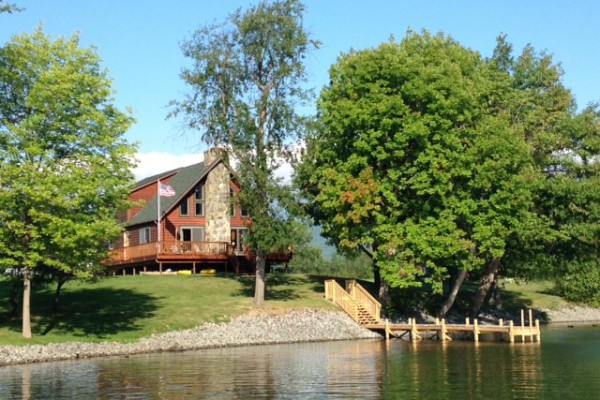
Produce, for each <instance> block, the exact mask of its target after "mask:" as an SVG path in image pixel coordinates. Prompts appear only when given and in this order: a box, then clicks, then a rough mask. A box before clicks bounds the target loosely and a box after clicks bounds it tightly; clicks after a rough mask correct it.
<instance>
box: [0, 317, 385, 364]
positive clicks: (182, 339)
mask: <svg viewBox="0 0 600 400" xmlns="http://www.w3.org/2000/svg"><path fill="white" fill-rule="evenodd" d="M372 338H381V336H379V335H378V334H376V333H373V332H371V331H369V330H367V329H364V328H362V327H361V326H359V325H357V324H356V323H354V321H353V320H352V319H350V317H348V316H347V315H346V314H344V313H342V312H334V311H324V310H313V309H307V310H294V311H289V312H287V313H285V314H284V313H281V312H278V313H277V315H273V314H269V313H266V312H261V313H258V314H256V313H255V314H253V315H244V316H241V317H239V318H237V319H234V320H233V321H231V322H228V323H221V324H215V323H205V324H203V325H200V326H198V327H196V328H192V329H187V330H183V331H178V332H167V333H164V334H158V335H152V336H150V337H148V338H143V339H140V340H139V341H138V342H136V343H111V342H102V343H78V342H72V343H58V344H48V345H45V346H40V345H32V346H0V365H7V364H23V363H31V362H43V361H58V360H69V359H78V358H89V357H103V356H104V357H105V356H125V355H131V354H139V353H149V352H161V351H184V350H195V349H202V348H212V347H225V346H243V345H259V344H274V343H298V342H313V341H331V340H350V339H372Z"/></svg>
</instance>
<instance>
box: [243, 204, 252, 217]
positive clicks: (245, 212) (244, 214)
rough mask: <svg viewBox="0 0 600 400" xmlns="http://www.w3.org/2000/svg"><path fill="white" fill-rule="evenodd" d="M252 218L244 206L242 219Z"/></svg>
mask: <svg viewBox="0 0 600 400" xmlns="http://www.w3.org/2000/svg"><path fill="white" fill-rule="evenodd" d="M249 216H250V212H249V211H248V209H247V208H246V207H244V206H242V217H249Z"/></svg>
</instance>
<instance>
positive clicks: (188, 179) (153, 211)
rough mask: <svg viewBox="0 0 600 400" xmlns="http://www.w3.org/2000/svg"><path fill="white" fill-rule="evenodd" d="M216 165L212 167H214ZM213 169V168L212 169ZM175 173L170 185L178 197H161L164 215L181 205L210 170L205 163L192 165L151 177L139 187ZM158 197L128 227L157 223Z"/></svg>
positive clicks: (147, 204) (139, 185) (140, 183)
mask: <svg viewBox="0 0 600 400" xmlns="http://www.w3.org/2000/svg"><path fill="white" fill-rule="evenodd" d="M213 165H215V164H212V165H210V167H212V166H213ZM211 169H212V168H211ZM173 172H176V174H175V175H174V176H173V177H172V178H171V180H170V181H169V185H171V187H173V189H174V190H175V193H176V195H175V196H173V197H164V196H163V197H161V198H160V208H161V212H162V214H163V215H164V214H165V213H167V212H168V211H169V210H170V209H171V208H172V207H173V206H174V205H175V204H177V203H179V201H181V199H182V198H183V196H185V195H186V194H187V193H189V191H190V190H191V189H192V188H193V187H194V186H195V185H196V184H197V183H198V182H199V181H200V180H201V179H202V178H204V176H205V175H206V173H207V172H208V169H207V168H206V166H205V165H204V162H201V163H198V164H194V165H190V166H188V167H183V168H179V169H176V170H171V171H167V172H163V173H162V174H157V175H154V176H151V177H149V178H146V179H143V180H141V181H140V182H138V184H137V187H141V186H146V185H148V184H150V183H152V182H153V181H154V182H156V181H157V180H158V179H159V178H161V177H164V176H169V175H172V174H173ZM156 200H157V197H156V195H154V196H153V197H152V198H151V199H150V200H149V201H148V202H147V203H146V205H145V206H144V208H142V209H141V210H140V211H139V212H138V213H137V214H136V215H135V216H134V217H133V218H132V219H131V221H129V222H128V223H127V225H129V226H131V225H138V224H144V223H147V222H153V221H156V218H157V217H158V204H157V201H156Z"/></svg>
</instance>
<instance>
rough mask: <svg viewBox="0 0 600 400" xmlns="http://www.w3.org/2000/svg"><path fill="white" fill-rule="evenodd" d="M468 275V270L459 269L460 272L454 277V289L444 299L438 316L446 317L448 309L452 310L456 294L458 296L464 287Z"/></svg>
mask: <svg viewBox="0 0 600 400" xmlns="http://www.w3.org/2000/svg"><path fill="white" fill-rule="evenodd" d="M466 276H467V271H465V270H462V269H460V270H458V274H457V275H456V278H455V279H454V284H453V285H452V289H451V290H450V293H449V294H448V297H447V298H446V301H444V303H443V304H442V305H441V307H440V309H439V310H438V313H437V316H438V318H444V317H446V314H448V311H450V309H451V308H452V306H453V305H454V302H455V301H456V296H458V292H459V291H460V288H461V287H462V284H463V282H464V281H465V277H466Z"/></svg>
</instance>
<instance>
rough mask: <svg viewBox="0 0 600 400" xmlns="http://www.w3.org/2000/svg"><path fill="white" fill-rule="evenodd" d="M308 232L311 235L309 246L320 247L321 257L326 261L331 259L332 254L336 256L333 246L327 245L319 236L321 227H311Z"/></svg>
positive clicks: (325, 240)
mask: <svg viewBox="0 0 600 400" xmlns="http://www.w3.org/2000/svg"><path fill="white" fill-rule="evenodd" d="M310 231H311V233H312V235H313V239H312V241H311V242H310V244H311V245H313V246H317V247H320V248H321V249H322V250H323V257H324V258H327V259H331V258H332V257H333V256H334V254H336V250H335V247H334V246H331V245H329V244H327V239H325V238H324V237H323V236H321V232H322V230H321V227H320V226H317V225H315V226H312V227H311V228H310Z"/></svg>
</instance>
